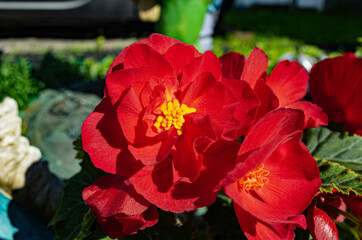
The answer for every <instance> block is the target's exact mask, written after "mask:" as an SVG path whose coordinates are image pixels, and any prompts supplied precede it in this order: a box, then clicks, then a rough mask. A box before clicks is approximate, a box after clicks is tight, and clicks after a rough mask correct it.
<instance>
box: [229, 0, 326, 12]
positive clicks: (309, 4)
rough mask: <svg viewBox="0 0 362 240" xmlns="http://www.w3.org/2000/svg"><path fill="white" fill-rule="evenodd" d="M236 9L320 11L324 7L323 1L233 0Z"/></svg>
mask: <svg viewBox="0 0 362 240" xmlns="http://www.w3.org/2000/svg"><path fill="white" fill-rule="evenodd" d="M235 5H236V6H237V7H244V8H245V7H252V6H254V5H261V6H291V5H295V7H297V8H307V9H315V10H318V11H322V10H323V9H324V7H325V0H235Z"/></svg>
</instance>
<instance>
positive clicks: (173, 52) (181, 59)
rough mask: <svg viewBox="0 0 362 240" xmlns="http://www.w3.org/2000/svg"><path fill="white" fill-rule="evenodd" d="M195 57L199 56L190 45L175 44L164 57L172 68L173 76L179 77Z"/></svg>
mask: <svg viewBox="0 0 362 240" xmlns="http://www.w3.org/2000/svg"><path fill="white" fill-rule="evenodd" d="M197 55H201V54H200V53H198V51H197V50H196V49H195V48H194V47H193V46H192V45H188V44H184V43H177V44H175V45H173V46H172V47H170V48H169V49H168V50H167V52H166V53H165V56H164V57H165V59H166V60H167V61H168V63H169V64H170V65H171V66H172V68H173V72H174V74H176V75H179V74H180V73H181V72H182V71H183V69H184V67H185V65H187V64H188V63H190V62H191V60H192V59H194V58H195V57H196V56H197Z"/></svg>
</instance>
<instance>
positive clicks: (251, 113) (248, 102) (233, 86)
mask: <svg viewBox="0 0 362 240" xmlns="http://www.w3.org/2000/svg"><path fill="white" fill-rule="evenodd" d="M221 82H222V83H223V84H225V86H226V87H227V88H228V90H229V91H231V92H232V94H233V95H234V96H235V98H236V101H237V103H238V106H237V107H236V109H235V112H234V116H235V118H236V119H237V121H238V122H239V127H238V129H235V130H237V133H236V132H235V131H234V132H233V133H232V134H235V135H232V134H231V133H229V135H230V136H231V137H230V138H231V139H235V138H236V137H239V136H241V135H244V134H245V132H246V130H247V129H248V128H249V127H250V124H251V123H252V122H253V121H254V119H255V116H256V112H257V109H258V106H259V105H260V102H259V99H258V97H257V96H256V95H255V94H254V92H253V90H252V89H251V88H250V86H249V84H248V83H247V82H245V81H243V80H237V79H228V78H222V79H221ZM232 94H230V93H229V94H228V95H232ZM231 104H232V102H231Z"/></svg>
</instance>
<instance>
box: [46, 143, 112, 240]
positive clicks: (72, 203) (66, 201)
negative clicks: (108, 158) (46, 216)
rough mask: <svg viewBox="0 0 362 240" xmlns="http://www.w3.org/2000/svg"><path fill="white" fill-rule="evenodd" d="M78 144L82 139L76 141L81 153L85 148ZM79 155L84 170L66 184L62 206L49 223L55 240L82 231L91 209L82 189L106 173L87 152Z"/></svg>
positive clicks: (67, 239) (64, 239)
mask: <svg viewBox="0 0 362 240" xmlns="http://www.w3.org/2000/svg"><path fill="white" fill-rule="evenodd" d="M78 144H81V141H79V140H78V141H75V142H74V145H75V149H77V150H78V153H79V151H83V150H81V148H80V147H79V146H77V145H78ZM77 155H82V156H83V161H82V162H81V166H82V170H81V171H80V172H79V173H78V174H76V175H75V176H74V177H72V178H71V179H69V181H68V182H67V184H66V185H65V187H64V192H63V196H62V200H61V203H60V206H59V208H58V210H57V212H56V214H55V216H54V217H53V219H52V220H51V221H50V223H49V225H52V226H53V228H54V232H55V240H58V239H59V240H60V239H61V240H73V239H74V238H75V237H77V236H78V235H79V234H80V233H81V229H82V223H83V218H84V215H85V214H86V213H87V212H88V211H89V207H88V206H86V205H85V204H84V201H83V199H82V191H83V189H84V188H85V187H87V186H89V185H90V184H92V183H93V182H94V181H95V180H96V179H97V178H99V177H101V176H103V175H105V172H103V171H101V170H99V169H97V168H95V167H94V166H93V164H92V163H91V161H90V158H89V156H88V155H87V154H86V153H85V152H83V153H79V154H77Z"/></svg>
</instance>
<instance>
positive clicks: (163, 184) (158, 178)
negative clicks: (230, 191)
mask: <svg viewBox="0 0 362 240" xmlns="http://www.w3.org/2000/svg"><path fill="white" fill-rule="evenodd" d="M172 173H173V170H172V165H171V161H170V163H168V164H166V163H163V164H162V165H160V164H159V165H158V166H152V167H145V168H143V169H142V170H141V171H139V172H138V173H137V174H135V175H133V176H132V177H131V178H130V181H131V182H132V184H133V186H134V187H135V189H136V191H137V192H138V193H140V194H142V196H144V197H145V198H146V199H147V200H148V201H149V202H151V203H152V204H154V205H156V206H157V207H159V208H161V209H163V210H165V211H171V212H174V213H182V212H184V211H194V210H196V209H197V208H199V207H204V206H207V205H210V204H211V203H212V202H214V201H215V198H216V195H217V193H216V192H213V191H211V190H210V189H206V188H204V186H203V185H202V184H201V183H200V182H198V181H196V182H194V183H184V182H179V183H177V184H174V183H173V174H172Z"/></svg>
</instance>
